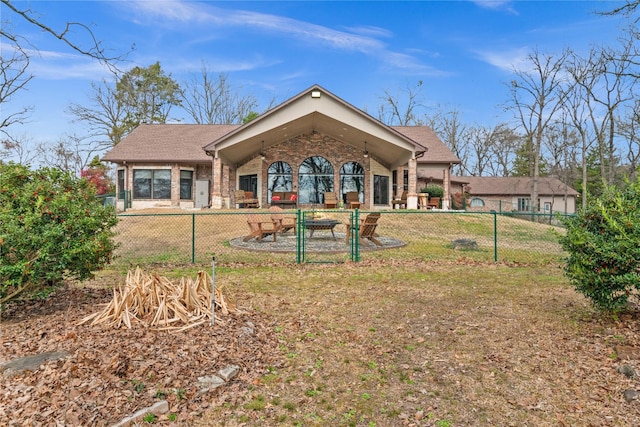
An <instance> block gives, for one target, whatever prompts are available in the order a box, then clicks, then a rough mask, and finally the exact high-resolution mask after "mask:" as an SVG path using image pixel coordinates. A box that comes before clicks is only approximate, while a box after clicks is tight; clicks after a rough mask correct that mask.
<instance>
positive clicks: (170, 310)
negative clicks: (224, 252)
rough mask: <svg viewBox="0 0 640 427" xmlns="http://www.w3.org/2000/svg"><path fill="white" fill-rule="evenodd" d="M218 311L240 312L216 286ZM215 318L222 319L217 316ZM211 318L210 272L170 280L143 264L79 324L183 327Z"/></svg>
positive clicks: (129, 274) (128, 275)
mask: <svg viewBox="0 0 640 427" xmlns="http://www.w3.org/2000/svg"><path fill="white" fill-rule="evenodd" d="M215 304H216V306H215V313H216V314H222V315H227V314H229V313H237V312H238V310H237V309H236V307H235V306H234V305H233V304H232V303H230V302H228V301H227V300H226V298H225V297H224V295H223V294H222V292H221V291H220V289H219V288H218V287H216V288H215ZM215 321H216V322H219V321H222V320H221V319H219V317H218V316H216V318H215ZM207 322H211V276H209V275H208V274H207V273H206V272H205V271H199V272H198V275H197V277H196V279H195V281H194V280H191V278H187V279H185V278H184V277H183V278H181V279H180V281H179V283H174V282H171V281H170V280H169V279H167V278H166V277H161V276H158V275H157V274H152V275H148V274H145V273H144V272H143V271H142V270H141V269H140V268H136V269H135V271H131V270H130V271H129V272H128V273H127V278H126V282H125V284H124V286H123V287H120V288H118V289H114V290H113V299H112V300H111V302H109V303H108V304H107V305H106V307H105V308H104V309H103V310H102V311H100V312H97V313H93V314H91V315H89V316H87V317H85V318H84V319H82V320H81V321H80V322H79V323H78V324H84V323H90V324H91V325H99V324H106V325H107V326H111V327H115V328H120V327H122V326H126V327H127V328H129V329H131V327H132V325H133V324H134V323H139V324H141V325H142V326H145V327H151V328H156V329H158V330H176V331H181V330H185V329H189V328H192V327H194V326H198V325H201V324H203V323H207Z"/></svg>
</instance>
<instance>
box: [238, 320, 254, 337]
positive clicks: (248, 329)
mask: <svg viewBox="0 0 640 427" xmlns="http://www.w3.org/2000/svg"><path fill="white" fill-rule="evenodd" d="M240 332H241V333H242V334H243V335H249V336H253V334H254V333H255V326H254V324H253V323H252V322H247V323H245V326H243V327H241V328H240Z"/></svg>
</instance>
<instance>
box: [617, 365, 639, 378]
mask: <svg viewBox="0 0 640 427" xmlns="http://www.w3.org/2000/svg"><path fill="white" fill-rule="evenodd" d="M618 372H619V373H621V374H623V375H624V376H625V377H627V378H635V376H636V371H634V369H633V368H632V367H631V366H629V365H620V366H618Z"/></svg>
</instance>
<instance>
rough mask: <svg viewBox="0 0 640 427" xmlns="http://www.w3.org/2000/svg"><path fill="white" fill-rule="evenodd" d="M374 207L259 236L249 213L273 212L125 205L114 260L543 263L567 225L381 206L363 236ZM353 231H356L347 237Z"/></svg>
mask: <svg viewBox="0 0 640 427" xmlns="http://www.w3.org/2000/svg"><path fill="white" fill-rule="evenodd" d="M370 213H373V212H370V211H359V210H341V209H335V210H313V211H302V210H295V211H294V210H292V211H285V215H287V216H289V218H290V219H291V218H293V224H294V225H295V227H293V228H291V229H289V230H288V231H286V232H284V233H277V234H276V235H275V239H274V235H273V234H265V235H264V237H262V241H259V240H258V239H257V238H256V237H255V235H254V236H252V235H251V234H252V230H253V229H252V228H251V226H250V224H249V222H250V221H249V218H253V221H254V222H255V221H256V218H258V219H259V221H260V222H264V228H265V229H268V228H269V223H271V220H272V213H271V212H269V211H265V210H254V209H251V210H234V211H219V212H210V211H207V212H197V213H196V212H194V213H184V212H181V213H125V214H120V215H118V218H119V223H118V225H117V227H116V233H117V236H116V240H117V242H118V243H119V246H118V249H117V251H116V254H115V255H116V259H115V262H116V263H119V264H128V265H148V264H157V263H205V262H208V261H210V260H211V258H212V257H213V256H215V257H216V262H218V263H223V264H225V263H226V264H233V263H245V264H257V263H303V262H307V263H309V262H345V261H356V262H357V261H360V260H365V259H366V260H372V259H375V260H380V261H383V262H387V261H388V262H392V261H394V260H403V261H407V260H459V259H461V258H465V259H469V260H475V261H482V262H492V261H500V262H517V263H528V264H542V265H546V264H548V263H551V262H558V261H560V260H561V259H562V256H563V252H562V248H561V246H560V244H559V236H560V235H562V234H563V233H564V229H563V228H562V226H561V221H560V220H559V218H558V217H557V216H555V215H544V214H526V215H511V214H499V213H496V212H459V211H437V210H387V211H376V213H379V214H380V218H379V219H378V220H377V223H376V226H375V234H374V236H375V237H374V238H373V239H370V238H368V237H367V236H361V235H360V233H361V232H362V227H361V226H358V225H356V224H360V223H361V222H362V220H364V218H366V217H367V215H369V214H370ZM318 220H320V222H318ZM323 221H324V222H323ZM318 223H320V224H326V225H325V226H318V225H317V224H318ZM313 224H316V225H313ZM253 231H255V230H253ZM254 234H255V233H254ZM348 234H350V235H351V236H352V237H351V238H347V236H348ZM274 240H275V241H274Z"/></svg>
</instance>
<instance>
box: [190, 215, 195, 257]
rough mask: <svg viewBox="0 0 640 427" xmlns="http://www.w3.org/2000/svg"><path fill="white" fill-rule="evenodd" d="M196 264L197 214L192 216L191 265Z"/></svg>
mask: <svg viewBox="0 0 640 427" xmlns="http://www.w3.org/2000/svg"><path fill="white" fill-rule="evenodd" d="M195 262H196V214H194V213H193V214H191V264H195Z"/></svg>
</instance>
